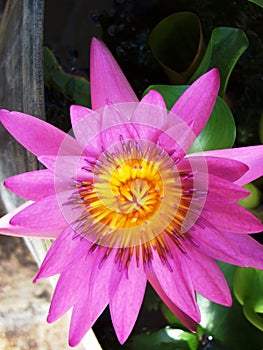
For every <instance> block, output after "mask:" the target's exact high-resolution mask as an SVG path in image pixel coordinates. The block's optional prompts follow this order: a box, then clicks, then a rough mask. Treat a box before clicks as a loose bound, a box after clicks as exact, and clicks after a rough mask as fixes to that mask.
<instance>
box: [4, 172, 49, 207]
mask: <svg viewBox="0 0 263 350" xmlns="http://www.w3.org/2000/svg"><path fill="white" fill-rule="evenodd" d="M4 185H5V187H6V188H8V189H9V190H11V191H12V192H14V193H15V194H17V195H18V196H21V197H23V198H25V199H30V200H32V201H37V200H39V199H41V198H43V197H47V196H50V195H52V194H54V192H55V187H54V175H53V174H52V173H51V172H50V171H49V170H36V171H30V172H27V173H23V174H19V175H15V176H12V177H9V178H8V179H6V180H5V182H4Z"/></svg>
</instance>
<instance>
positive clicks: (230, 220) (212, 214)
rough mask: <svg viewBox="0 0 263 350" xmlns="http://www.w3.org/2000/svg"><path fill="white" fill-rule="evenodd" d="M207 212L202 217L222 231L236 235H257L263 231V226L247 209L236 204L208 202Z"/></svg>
mask: <svg viewBox="0 0 263 350" xmlns="http://www.w3.org/2000/svg"><path fill="white" fill-rule="evenodd" d="M206 209H207V211H203V213H202V217H203V218H205V219H206V220H207V221H209V222H211V223H212V224H213V225H214V226H215V227H216V228H218V229H220V230H222V231H228V232H235V233H245V234H248V233H256V232H261V231H262V230H263V224H262V223H261V222H260V221H259V220H258V219H257V218H256V217H255V216H254V215H252V214H251V213H250V212H248V211H247V210H246V209H245V208H243V207H241V206H240V205H239V204H236V203H228V204H227V205H226V204H225V203H224V202H220V201H217V202H216V201H215V202H214V201H213V202H212V201H209V198H208V199H207V201H206Z"/></svg>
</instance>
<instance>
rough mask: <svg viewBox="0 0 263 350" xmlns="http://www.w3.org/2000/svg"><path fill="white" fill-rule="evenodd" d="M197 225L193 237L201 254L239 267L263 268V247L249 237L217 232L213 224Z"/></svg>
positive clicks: (192, 233) (192, 232)
mask: <svg viewBox="0 0 263 350" xmlns="http://www.w3.org/2000/svg"><path fill="white" fill-rule="evenodd" d="M204 223H205V227H204V226H202V227H200V226H198V225H195V227H194V230H192V231H191V236H192V237H193V239H194V241H195V242H196V243H197V244H198V249H199V250H200V252H201V253H203V254H205V255H208V256H210V257H212V258H214V259H217V260H221V261H224V262H227V263H229V264H233V265H238V266H248V267H249V266H250V267H255V268H261V269H262V268H263V247H262V246H261V245H260V244H259V243H258V242H257V241H255V240H254V239H253V238H251V237H250V236H248V235H238V234H235V233H226V232H222V231H219V230H217V229H216V228H215V227H214V226H213V225H211V223H209V222H204Z"/></svg>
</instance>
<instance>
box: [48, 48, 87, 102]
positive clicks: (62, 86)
mask: <svg viewBox="0 0 263 350" xmlns="http://www.w3.org/2000/svg"><path fill="white" fill-rule="evenodd" d="M43 68H44V82H45V85H48V86H50V87H52V88H53V89H55V90H57V91H59V92H61V93H63V94H64V95H66V96H68V97H70V98H71V99H72V100H73V103H75V104H79V105H81V106H85V107H91V102H90V84H89V82H88V81H87V80H86V79H85V78H83V77H79V76H74V75H72V74H69V73H66V72H64V70H63V68H62V67H61V66H60V65H59V63H58V61H57V60H56V57H55V56H54V54H53V53H52V52H51V51H50V50H49V49H48V48H47V47H44V49H43Z"/></svg>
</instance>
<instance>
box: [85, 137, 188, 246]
mask: <svg viewBox="0 0 263 350" xmlns="http://www.w3.org/2000/svg"><path fill="white" fill-rule="evenodd" d="M93 174H94V179H93V181H91V182H82V183H81V184H80V185H78V187H79V194H80V198H81V201H82V206H83V208H84V215H83V216H82V217H81V218H80V221H81V223H82V224H81V230H82V231H81V234H82V235H85V236H87V238H88V239H90V240H91V241H92V242H95V243H96V244H99V245H102V246H108V247H118V248H120V247H121V248H124V247H134V246H137V245H140V244H144V243H146V242H149V241H152V240H153V239H154V238H155V237H157V236H158V235H160V233H162V232H164V231H165V230H166V231H167V232H169V231H173V230H175V229H178V230H179V229H180V224H181V221H182V220H183V218H184V216H185V213H184V212H185V211H184V210H183V211H182V201H183V188H182V184H181V174H179V173H178V171H177V170H176V167H175V164H174V162H173V161H172V160H171V158H170V157H169V155H168V154H167V153H165V152H164V151H163V150H161V149H159V148H158V147H157V146H156V145H152V144H150V145H149V142H148V143H147V144H143V143H142V144H140V145H138V143H137V142H132V141H129V142H128V143H121V146H120V147H119V148H117V149H116V148H115V149H114V151H112V152H109V151H108V152H104V153H103V154H102V156H101V157H100V159H99V160H98V162H97V164H96V166H95V167H94V170H93ZM186 209H187V208H186Z"/></svg>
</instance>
